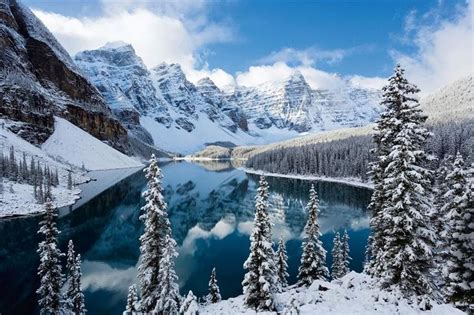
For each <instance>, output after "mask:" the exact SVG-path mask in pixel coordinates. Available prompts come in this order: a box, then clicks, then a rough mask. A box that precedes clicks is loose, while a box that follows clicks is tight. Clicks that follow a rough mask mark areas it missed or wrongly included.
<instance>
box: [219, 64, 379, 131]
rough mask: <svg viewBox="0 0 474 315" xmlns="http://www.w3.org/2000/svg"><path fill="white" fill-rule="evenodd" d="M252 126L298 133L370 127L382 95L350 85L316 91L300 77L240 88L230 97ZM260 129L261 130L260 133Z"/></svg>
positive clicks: (295, 76)
mask: <svg viewBox="0 0 474 315" xmlns="http://www.w3.org/2000/svg"><path fill="white" fill-rule="evenodd" d="M228 99H229V100H231V99H234V100H236V101H237V103H238V104H239V106H240V107H241V108H242V109H243V110H244V112H245V113H246V115H247V116H248V118H249V121H250V122H251V124H252V125H254V126H255V127H256V128H258V129H260V130H265V129H268V128H271V127H276V128H278V129H287V130H294V131H296V132H307V131H321V130H328V129H336V128H343V127H355V126H360V125H364V124H367V123H369V122H371V121H373V120H374V119H375V118H376V117H377V116H378V112H379V109H378V102H379V100H380V91H377V90H364V89H359V88H356V87H353V86H351V85H350V83H349V82H346V84H345V85H344V86H343V87H340V88H338V89H337V90H334V91H328V90H313V89H312V88H311V87H310V86H309V84H308V83H307V82H306V80H305V78H304V77H303V75H301V74H300V73H296V74H294V75H292V76H291V77H289V78H287V79H284V80H282V81H280V82H271V83H265V84H262V85H260V86H257V87H237V88H236V89H235V91H232V92H231V93H228ZM258 129H257V130H258Z"/></svg>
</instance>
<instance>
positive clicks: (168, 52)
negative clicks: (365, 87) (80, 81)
mask: <svg viewBox="0 0 474 315" xmlns="http://www.w3.org/2000/svg"><path fill="white" fill-rule="evenodd" d="M24 3H25V4H27V5H28V6H29V7H31V8H33V9H34V10H35V13H37V15H38V16H39V17H40V18H41V19H42V20H43V22H45V24H46V25H47V26H48V27H49V28H50V29H51V30H52V32H53V33H54V34H55V35H56V36H57V37H58V39H59V40H60V42H61V43H63V45H64V46H65V47H66V49H68V51H70V53H71V54H75V53H76V52H77V51H80V50H83V49H94V48H97V47H99V46H101V45H102V44H105V41H108V40H109V39H110V40H117V39H120V38H118V37H120V36H119V35H120V31H117V32H114V29H115V30H116V29H117V28H120V27H121V26H122V29H123V28H127V29H129V30H128V31H124V33H127V32H128V33H129V34H123V36H124V37H125V38H123V40H124V41H126V42H132V44H133V45H134V47H135V49H136V51H137V53H138V54H139V55H141V57H142V58H143V59H144V61H145V63H146V64H147V66H149V67H152V66H153V65H154V64H156V63H158V62H160V61H166V62H179V63H180V64H182V66H183V69H184V70H185V72H186V73H187V74H188V75H189V76H190V77H191V79H192V78H193V77H195V78H197V77H199V76H201V75H205V74H206V73H207V74H209V75H210V76H211V78H213V79H215V80H216V81H223V82H226V81H228V80H229V78H227V77H226V75H230V76H232V77H233V78H234V79H237V81H238V82H240V81H242V82H244V83H248V84H249V85H251V84H253V83H255V84H256V83H259V82H260V81H262V80H264V79H261V80H259V79H258V78H257V79H255V76H258V75H260V76H263V77H265V74H264V73H263V72H262V71H263V70H262V69H263V68H262V69H261V68H259V69H257V70H262V71H260V72H258V71H257V72H256V73H255V74H254V76H253V77H245V76H241V78H243V79H242V80H240V81H239V80H238V75H239V74H246V73H247V72H251V67H260V66H266V67H267V68H265V69H266V70H267V72H268V71H273V72H268V76H269V77H271V76H272V74H274V75H278V74H279V73H281V74H282V75H284V74H286V71H287V70H286V69H287V68H291V69H298V70H302V72H303V74H304V75H305V71H306V72H308V71H309V70H308V69H310V68H311V69H313V70H315V71H316V70H317V71H316V72H315V71H313V72H311V73H309V72H308V76H309V77H312V78H313V80H311V81H312V82H313V85H325V84H332V83H328V82H332V81H331V80H332V79H331V78H330V76H329V77H325V78H323V77H324V75H326V74H328V75H338V76H339V77H352V76H354V75H357V76H360V77H363V78H374V79H376V78H385V77H387V76H388V75H389V74H390V72H391V69H392V67H393V65H394V63H396V62H400V61H403V62H404V63H406V64H407V66H409V65H411V66H412V67H413V68H415V67H420V64H424V63H433V61H432V59H433V58H432V57H433V56H432V55H436V56H438V58H441V57H439V56H441V55H443V54H446V52H445V51H432V52H430V51H426V50H427V49H434V50H436V49H438V50H440V49H441V50H442V49H448V48H449V47H451V48H452V49H458V50H464V51H466V50H467V53H465V54H464V55H463V56H462V58H461V60H458V62H459V63H463V64H464V65H462V64H459V65H456V67H454V68H459V69H462V68H464V69H465V68H466V66H467V67H468V68H469V65H470V66H471V72H472V19H469V14H472V1H469V2H467V1H465V0H458V1H457V0H444V1H428V0H397V1H395V0H378V1H376V0H373V1H362V0H360V1H356V0H352V1H348V0H347V1H334V0H318V1H289V0H286V1H282V0H277V1H270V0H265V1H264V0H253V1H252V0H227V1H216V0H211V1H206V0H195V1H191V0H181V1H178V2H176V1H175V2H163V1H161V2H157V1H140V0H139V1H130V0H122V1H109V0H100V1H98V0H94V1H92V0H90V1H52V0H50V1H44V0H42V1H39V0H25V1H24ZM137 10H144V11H145V12H148V13H150V14H151V16H148V15H147V14H146V13H144V12H141V13H143V15H140V17H136V18H135V19H134V17H133V16H132V15H133V14H134V12H135V13H136V12H137ZM123 12H128V15H127V17H124V16H123ZM53 13H54V14H53ZM154 18H155V19H154ZM148 19H149V23H148V22H143V25H141V24H142V23H141V21H148ZM468 20H471V21H468ZM120 21H121V22H120ZM137 21H138V22H137ZM79 23H82V24H81V26H80V27H79V26H78V24H79ZM115 23H117V26H116V27H115V28H114V27H110V29H108V28H107V27H106V26H104V25H106V24H108V25H113V24H115ZM178 24H179V25H178ZM450 26H453V27H454V28H456V27H457V28H458V29H459V30H458V33H459V34H458V35H460V36H464V37H460V38H462V39H464V40H465V41H466V43H464V46H462V44H459V43H458V44H459V45H461V46H453V45H452V43H449V42H446V43H439V41H440V38H438V37H441V39H443V38H445V37H446V35H447V34H444V33H442V32H445V33H446V32H447V29H448V31H449V27H450ZM88 29H93V30H95V31H92V33H94V34H88V31H87V30H88ZM133 31H134V33H133ZM160 32H161V33H160ZM437 32H439V33H440V34H439V35H440V36H438V37H437V36H436V34H438V33H437ZM149 33H152V34H149ZM95 34H98V35H97V36H95ZM134 34H135V35H134ZM153 34H155V35H153ZM466 34H467V35H469V34H470V36H469V37H470V38H469V37H468V38H465V37H466ZM174 35H176V36H174ZM94 36H95V38H94ZM134 36H135V37H143V39H142V41H140V40H139V39H136V38H135V37H134ZM451 37H453V36H451ZM454 37H456V36H454ZM443 40H444V41H448V39H443ZM146 41H148V42H150V43H149V44H147V43H145V42H146ZM102 42H104V43H102ZM160 43H161V46H160ZM81 45H82V46H81ZM437 46H441V47H437ZM423 54H424V55H425V56H423ZM469 55H470V57H471V58H469ZM423 58H425V59H426V60H423ZM449 58H451V59H452V60H448V61H449V62H444V61H443V60H440V63H445V64H449V65H451V63H452V62H455V60H454V59H459V58H460V56H458V55H453V56H450V57H449ZM469 59H470V60H469ZM276 63H278V66H279V67H280V68H279V70H278V71H276V70H274V69H269V68H268V67H270V66H273V65H275V64H276ZM282 63H283V64H284V65H285V66H287V67H284V66H282ZM466 63H468V64H466ZM469 63H470V64H469ZM425 66H426V67H433V65H429V64H427V65H425ZM426 67H425V68H426ZM451 68H453V67H452V66H451ZM252 69H254V68H252ZM424 70H425V72H426V73H425V76H427V75H428V73H431V75H432V74H433V73H436V71H433V69H424ZM444 71H445V70H442V71H441V70H440V71H438V72H440V74H444V73H445V72H444ZM464 72H465V71H464ZM223 73H225V75H224V74H223ZM323 74H324V75H323ZM463 74H465V73H463V71H461V70H456V71H455V73H453V74H450V75H449V79H451V78H454V77H456V76H459V75H463ZM249 75H250V74H249ZM213 76H214V77H213ZM305 76H306V75H305ZM415 77H416V76H415ZM249 78H250V79H249ZM428 79H429V78H424V80H428ZM441 81H442V80H441ZM371 82H375V81H371ZM442 83H444V82H442ZM440 84H441V83H436V84H435V87H437V86H438V85H440ZM430 88H433V87H430Z"/></svg>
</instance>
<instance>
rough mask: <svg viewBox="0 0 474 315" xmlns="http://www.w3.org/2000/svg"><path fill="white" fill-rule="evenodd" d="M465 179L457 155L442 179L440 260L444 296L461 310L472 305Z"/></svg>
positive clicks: (472, 241)
mask: <svg viewBox="0 0 474 315" xmlns="http://www.w3.org/2000/svg"><path fill="white" fill-rule="evenodd" d="M468 177H469V173H467V172H466V170H465V167H464V160H463V158H462V156H461V154H459V153H458V154H457V155H456V159H455V161H454V165H453V170H452V171H451V172H450V173H449V174H448V175H447V176H446V182H447V183H448V187H449V189H448V191H447V192H446V194H445V196H444V197H445V200H446V201H447V202H446V204H445V206H444V207H443V209H442V212H443V213H446V219H447V220H446V221H447V230H448V232H447V233H446V235H447V255H445V259H444V261H445V266H446V270H445V277H446V278H445V291H446V296H447V300H448V301H449V302H454V303H455V304H456V305H457V306H459V307H460V308H462V309H467V308H468V307H473V305H474V281H473V277H474V255H473V250H474V238H473V237H472V235H474V219H473V218H474V208H473V199H472V197H473V195H472V187H470V183H471V182H472V178H468ZM471 177H472V174H471Z"/></svg>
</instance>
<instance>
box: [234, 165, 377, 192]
mask: <svg viewBox="0 0 474 315" xmlns="http://www.w3.org/2000/svg"><path fill="white" fill-rule="evenodd" d="M239 169H240V170H242V171H244V172H245V173H249V174H257V175H265V176H270V177H283V178H294V179H301V180H315V181H322V182H331V183H341V184H346V185H350V186H356V187H364V188H369V189H373V188H374V185H373V184H372V183H363V182H361V181H360V179H358V178H332V177H323V176H313V175H295V174H280V173H270V172H264V171H260V170H254V169H251V168H246V167H239Z"/></svg>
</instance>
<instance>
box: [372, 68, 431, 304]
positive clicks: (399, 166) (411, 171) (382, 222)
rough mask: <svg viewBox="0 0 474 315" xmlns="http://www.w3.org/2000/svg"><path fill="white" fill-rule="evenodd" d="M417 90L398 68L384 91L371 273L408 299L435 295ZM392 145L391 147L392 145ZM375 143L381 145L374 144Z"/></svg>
mask: <svg viewBox="0 0 474 315" xmlns="http://www.w3.org/2000/svg"><path fill="white" fill-rule="evenodd" d="M418 91H419V90H418V88H417V87H416V86H414V85H412V84H410V83H409V82H408V81H407V80H406V79H405V78H404V70H403V69H402V68H401V67H400V66H397V67H396V68H395V73H394V75H393V76H392V77H390V79H389V84H388V85H387V86H386V87H384V98H383V101H382V104H384V105H386V110H385V112H384V113H383V114H382V118H383V119H382V118H381V119H380V120H379V121H378V122H377V126H378V128H377V130H376V138H377V137H380V139H381V140H380V142H381V145H380V150H377V154H378V161H379V166H378V168H377V167H376V168H375V170H376V171H377V172H378V173H377V174H373V176H374V182H375V190H374V195H375V196H374V195H373V197H372V203H371V209H372V212H373V219H372V221H371V226H372V231H373V239H372V257H373V258H372V261H371V266H370V267H369V269H368V270H369V272H370V274H372V275H375V276H377V277H380V278H381V284H382V285H383V286H385V287H387V286H391V285H398V286H399V287H400V289H401V290H402V292H403V293H404V294H405V295H406V296H413V294H415V295H423V294H428V293H430V292H431V288H432V283H431V279H430V277H429V271H430V268H431V263H432V260H433V256H432V249H433V246H434V239H435V234H434V233H433V231H432V228H431V225H432V224H431V218H430V211H431V209H432V205H431V203H430V200H431V172H430V171H429V170H427V169H426V167H425V166H426V165H427V164H428V162H429V156H428V155H427V154H426V153H425V151H424V149H423V148H424V145H425V143H426V141H427V138H428V136H429V133H428V131H427V130H426V129H425V128H423V126H422V124H423V123H424V122H425V120H426V116H424V115H422V111H421V109H419V104H418V100H417V99H416V98H415V97H414V94H415V93H417V92H418ZM388 143H390V145H388ZM376 144H377V145H378V143H377V140H376Z"/></svg>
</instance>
